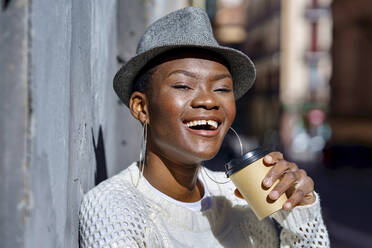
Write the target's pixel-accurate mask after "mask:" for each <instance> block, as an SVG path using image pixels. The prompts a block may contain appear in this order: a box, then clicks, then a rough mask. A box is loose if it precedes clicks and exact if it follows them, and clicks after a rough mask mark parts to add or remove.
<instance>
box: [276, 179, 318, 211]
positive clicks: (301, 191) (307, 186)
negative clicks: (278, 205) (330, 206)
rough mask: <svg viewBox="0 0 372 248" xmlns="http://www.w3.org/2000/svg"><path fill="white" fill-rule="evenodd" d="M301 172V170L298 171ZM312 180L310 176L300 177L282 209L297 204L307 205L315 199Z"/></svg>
mask: <svg viewBox="0 0 372 248" xmlns="http://www.w3.org/2000/svg"><path fill="white" fill-rule="evenodd" d="M298 173H301V172H298ZM313 192H314V181H313V180H312V179H311V178H310V177H307V176H306V177H302V178H301V179H300V180H298V181H297V182H296V186H295V191H294V193H293V194H292V195H291V196H290V197H289V199H288V201H287V202H286V203H285V204H284V205H283V208H284V209H287V210H288V209H291V208H294V207H295V206H297V205H307V204H311V203H313V202H314V201H315V195H314V194H313Z"/></svg>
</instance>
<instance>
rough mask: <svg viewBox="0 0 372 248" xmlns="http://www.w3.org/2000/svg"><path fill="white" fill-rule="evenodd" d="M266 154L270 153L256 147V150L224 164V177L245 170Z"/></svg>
mask: <svg viewBox="0 0 372 248" xmlns="http://www.w3.org/2000/svg"><path fill="white" fill-rule="evenodd" d="M268 153H270V152H269V151H268V150H266V149H263V148H260V147H258V148H256V149H253V150H250V151H249V152H247V153H246V154H244V155H243V156H241V157H240V158H235V159H232V160H231V161H230V162H228V163H227V164H225V169H226V176H227V177H229V176H231V175H232V174H234V173H235V172H237V171H239V170H241V169H243V168H245V167H246V166H248V165H250V164H251V163H253V162H254V161H256V160H259V159H260V158H262V157H264V156H265V155H266V154H268Z"/></svg>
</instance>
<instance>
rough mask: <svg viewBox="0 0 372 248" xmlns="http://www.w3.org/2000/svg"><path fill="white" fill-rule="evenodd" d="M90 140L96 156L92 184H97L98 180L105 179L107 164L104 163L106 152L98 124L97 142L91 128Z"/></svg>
mask: <svg viewBox="0 0 372 248" xmlns="http://www.w3.org/2000/svg"><path fill="white" fill-rule="evenodd" d="M92 141H93V148H94V154H95V157H96V173H95V177H94V184H95V185H98V184H99V183H100V182H102V181H104V180H106V179H107V165H106V153H105V142H104V140H103V132H102V126H101V125H100V126H99V130H98V139H97V143H96V140H95V138H94V132H93V128H92Z"/></svg>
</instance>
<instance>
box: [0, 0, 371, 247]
mask: <svg viewBox="0 0 372 248" xmlns="http://www.w3.org/2000/svg"><path fill="white" fill-rule="evenodd" d="M0 3H1V6H0V47H1V50H0V82H1V84H0V85H1V89H0V142H1V144H2V149H0V175H1V177H2V183H1V187H0V199H2V201H1V202H0V240H2V244H1V245H0V246H1V247H4V248H8V247H9V248H10V247H12V248H14V247H78V235H77V233H78V210H79V205H80V201H81V198H82V195H83V194H84V193H85V192H87V191H88V190H89V189H90V188H92V187H93V186H94V185H96V184H98V183H99V182H101V181H102V180H104V179H106V178H107V177H110V176H112V175H115V174H116V173H118V172H119V171H121V170H123V169H124V168H126V166H128V165H129V164H130V163H131V162H132V161H135V160H138V159H139V152H138V150H139V146H140V140H141V138H140V137H141V130H140V127H139V124H138V123H137V122H136V121H135V120H134V119H133V118H131V116H130V113H129V111H128V110H127V109H126V107H125V106H124V105H123V104H121V103H120V101H119V99H118V98H117V96H116V95H115V94H114V92H113V90H112V79H113V76H114V74H115V72H116V71H117V69H118V68H119V67H120V66H121V65H122V64H123V63H125V62H126V61H128V60H129V59H130V58H131V57H132V56H133V55H134V54H135V49H136V45H137V42H138V40H139V38H140V37H141V35H142V33H143V32H144V30H145V28H146V27H147V26H148V25H149V24H150V23H152V22H153V21H154V20H156V19H158V18H160V17H162V16H164V15H165V14H167V13H169V12H171V11H173V10H176V9H179V8H183V7H186V6H197V7H200V8H203V9H205V10H206V11H207V13H208V15H209V17H210V19H211V21H212V24H213V29H214V33H215V37H216V39H217V40H218V41H219V43H220V44H222V45H225V46H230V47H233V48H236V49H239V50H241V51H243V52H244V53H246V54H247V55H248V56H249V57H250V58H251V59H252V60H253V62H254V64H255V65H256V69H257V79H256V83H255V85H254V87H253V88H252V89H251V90H250V91H249V92H248V93H247V94H246V96H244V97H243V98H242V99H240V100H239V101H238V103H237V108H238V109H237V110H238V112H237V117H236V120H235V122H234V124H233V127H234V129H235V130H236V131H237V132H238V133H239V135H240V138H241V140H242V142H243V146H244V149H245V150H246V151H247V150H249V149H251V148H254V147H256V146H264V147H267V148H269V149H272V150H278V151H281V152H283V153H284V154H285V157H286V159H287V160H290V161H294V162H296V163H297V164H298V165H299V167H301V168H304V169H305V170H306V171H307V172H308V174H309V175H310V176H311V177H312V178H313V179H314V181H315V190H316V191H317V192H318V193H319V194H320V196H321V204H322V207H323V214H324V220H325V222H326V225H327V227H328V231H329V234H330V238H331V246H332V247H335V248H367V247H372V213H371V210H372V193H371V192H372V62H370V60H371V58H372V2H371V0H353V1H350V0H333V1H332V0H136V1H134V0H105V1H100V0H92V1H74V0H61V1H47V0H32V1H27V0H1V2H0ZM238 154H239V144H238V143H237V138H236V137H235V136H234V135H233V134H232V133H231V134H230V133H229V134H228V135H227V137H226V139H225V142H224V144H223V146H222V149H221V151H220V153H219V154H218V155H217V156H216V157H215V158H214V159H213V160H211V161H208V162H207V163H206V165H207V167H209V168H211V169H214V170H223V169H224V164H225V163H226V162H227V161H229V160H230V159H231V158H233V157H234V156H237V155H238Z"/></svg>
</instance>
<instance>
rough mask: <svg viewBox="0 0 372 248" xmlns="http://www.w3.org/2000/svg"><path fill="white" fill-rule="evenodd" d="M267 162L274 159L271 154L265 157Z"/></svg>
mask: <svg viewBox="0 0 372 248" xmlns="http://www.w3.org/2000/svg"><path fill="white" fill-rule="evenodd" d="M265 160H266V162H268V163H271V162H272V161H273V158H272V157H271V156H270V155H267V156H266V157H265Z"/></svg>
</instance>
